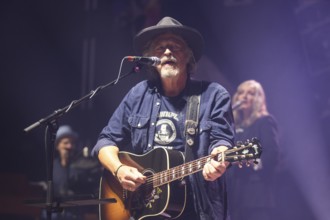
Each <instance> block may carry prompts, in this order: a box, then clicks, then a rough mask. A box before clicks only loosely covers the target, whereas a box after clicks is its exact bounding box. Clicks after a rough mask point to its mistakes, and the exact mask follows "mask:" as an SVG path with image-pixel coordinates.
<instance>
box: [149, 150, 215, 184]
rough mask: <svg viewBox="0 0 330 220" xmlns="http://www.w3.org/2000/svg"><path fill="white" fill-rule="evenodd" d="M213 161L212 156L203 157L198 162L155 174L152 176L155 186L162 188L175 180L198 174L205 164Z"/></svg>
mask: <svg viewBox="0 0 330 220" xmlns="http://www.w3.org/2000/svg"><path fill="white" fill-rule="evenodd" d="M210 159H211V156H207V157H202V158H200V159H198V160H194V161H191V162H188V163H185V164H182V165H179V166H176V167H173V168H171V169H168V170H165V171H161V172H159V173H155V174H154V175H153V176H152V182H153V186H154V187H157V186H161V185H164V184H167V183H170V182H172V181H174V180H178V179H181V178H183V177H185V176H188V175H190V174H193V173H196V172H198V171H200V170H202V169H203V167H204V165H205V163H207V162H208V161H209V160H210Z"/></svg>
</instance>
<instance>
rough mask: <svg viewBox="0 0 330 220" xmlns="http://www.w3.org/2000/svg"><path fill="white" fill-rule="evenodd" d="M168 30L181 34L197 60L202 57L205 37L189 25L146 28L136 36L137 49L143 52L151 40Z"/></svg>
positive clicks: (135, 45)
mask: <svg viewBox="0 0 330 220" xmlns="http://www.w3.org/2000/svg"><path fill="white" fill-rule="evenodd" d="M166 32H170V33H173V34H176V35H179V36H181V37H182V38H183V39H184V40H185V41H186V43H187V45H188V46H189V48H191V50H192V52H193V54H194V57H195V60H196V62H197V61H198V60H199V59H200V58H201V56H202V51H203V46H204V40H203V37H202V35H201V34H200V33H199V32H198V31H197V30H195V29H193V28H190V27H187V26H173V25H162V26H151V27H148V28H145V29H143V30H142V31H140V32H139V33H138V34H137V35H136V36H135V38H134V48H135V50H136V51H137V52H138V53H140V54H142V53H143V51H144V50H145V49H146V48H145V47H146V45H147V43H148V42H149V41H150V40H153V39H154V38H155V37H157V36H158V35H160V34H163V33H166Z"/></svg>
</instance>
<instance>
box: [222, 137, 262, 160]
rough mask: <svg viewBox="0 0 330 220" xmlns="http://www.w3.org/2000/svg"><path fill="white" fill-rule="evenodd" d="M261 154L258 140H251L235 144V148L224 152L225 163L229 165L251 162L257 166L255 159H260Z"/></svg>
mask: <svg viewBox="0 0 330 220" xmlns="http://www.w3.org/2000/svg"><path fill="white" fill-rule="evenodd" d="M261 153H262V148H261V145H260V143H259V140H258V139H257V138H252V140H246V141H245V142H244V143H243V142H237V143H236V146H235V147H233V148H232V149H229V150H227V151H225V161H228V162H231V163H233V162H243V161H246V162H248V161H253V162H254V163H256V164H257V163H258V162H257V159H258V158H260V156H261Z"/></svg>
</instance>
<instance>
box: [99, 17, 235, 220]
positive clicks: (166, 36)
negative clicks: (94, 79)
mask: <svg viewBox="0 0 330 220" xmlns="http://www.w3.org/2000/svg"><path fill="white" fill-rule="evenodd" d="M134 46H135V48H136V49H137V51H138V52H139V53H141V54H142V55H143V56H156V57H158V58H159V59H160V63H159V64H157V65H156V66H155V67H154V66H150V69H149V71H150V74H151V75H152V77H151V78H150V79H149V80H145V81H142V82H140V83H138V84H137V85H136V86H134V87H133V88H132V89H131V90H130V91H129V92H128V94H127V95H126V96H125V98H124V99H123V100H122V102H121V103H120V105H119V107H118V108H117V109H116V111H115V112H114V113H113V115H112V117H111V118H110V121H109V122H108V124H107V125H106V126H105V127H104V129H103V130H102V132H101V133H100V135H99V139H98V141H97V143H96V145H95V146H94V149H93V154H94V155H95V156H96V157H98V159H99V160H100V162H101V164H102V165H103V166H104V167H105V169H106V170H108V171H109V172H111V173H112V175H113V176H114V177H116V178H117V180H118V182H119V184H120V185H121V187H122V188H123V189H124V190H127V191H129V192H134V191H136V190H137V189H138V188H139V186H140V185H141V184H143V183H145V181H146V176H144V175H143V174H142V173H140V172H139V170H138V169H137V168H136V167H133V166H129V165H126V164H123V163H122V162H121V161H120V159H119V157H118V153H119V151H126V152H127V151H128V152H132V153H135V154H138V155H140V154H144V153H146V152H149V151H151V150H152V149H155V148H165V149H170V150H175V151H178V152H180V151H181V152H185V148H186V137H185V135H187V133H186V130H185V123H186V115H187V114H186V112H187V108H188V107H187V103H188V100H189V97H191V96H192V95H197V96H199V95H200V107H199V112H198V111H197V109H196V108H194V109H193V111H197V120H198V122H199V123H198V124H199V126H198V128H197V129H196V130H194V131H195V132H192V133H194V134H196V137H195V140H194V141H193V142H190V141H188V140H187V143H188V142H189V143H191V144H192V145H193V146H188V147H189V148H190V147H191V149H192V154H193V155H192V158H191V159H192V160H193V159H197V158H201V157H205V156H208V155H210V154H211V155H217V154H218V153H220V152H223V151H225V150H226V149H228V148H231V147H232V146H233V141H234V126H233V116H232V110H231V97H230V94H229V93H228V91H227V90H226V89H224V87H223V86H221V85H219V84H217V83H209V82H198V81H194V80H192V79H191V78H190V75H191V74H192V73H193V70H194V67H195V65H196V62H197V61H198V60H199V58H200V57H201V55H202V48H203V38H202V36H201V34H200V33H199V32H198V31H197V30H196V29H193V28H190V27H187V26H184V25H182V24H181V23H180V22H179V21H177V20H175V19H173V18H171V17H164V18H163V19H161V20H160V21H159V22H158V23H157V24H156V25H154V26H150V27H147V28H145V29H143V30H142V31H140V32H139V33H138V34H137V35H136V37H135V39H134ZM198 113H199V114H198ZM156 160H160V158H157V159H156ZM227 165H228V164H226V163H222V162H219V161H216V160H214V159H211V160H210V161H209V162H208V163H206V164H205V165H204V166H203V167H202V171H201V172H197V173H195V174H192V175H190V176H189V178H187V188H188V193H187V197H188V198H187V199H186V202H187V203H186V204H185V209H184V211H183V213H182V214H181V215H180V216H179V217H178V219H191V220H197V219H202V220H208V219H219V220H220V219H221V220H224V219H226V217H227V198H226V181H225V178H224V175H223V174H224V173H225V171H226V166H227ZM114 205H115V204H114ZM159 218H161V219H164V218H169V216H167V217H164V215H163V217H161V216H154V217H153V219H159Z"/></svg>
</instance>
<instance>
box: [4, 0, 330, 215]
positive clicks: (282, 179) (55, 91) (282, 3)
mask: <svg viewBox="0 0 330 220" xmlns="http://www.w3.org/2000/svg"><path fill="white" fill-rule="evenodd" d="M163 16H172V17H174V18H176V19H178V20H179V21H180V22H182V23H183V24H185V25H188V26H192V27H195V28H196V29H198V30H199V31H200V32H201V33H202V34H203V35H204V38H205V43H206V45H205V50H204V56H203V58H202V59H201V61H200V68H199V69H198V74H197V75H196V76H195V77H196V78H200V79H206V80H211V81H217V82H219V83H221V84H223V85H224V86H225V87H226V88H227V89H228V90H229V91H230V92H231V93H233V92H234V90H235V88H236V87H237V85H238V84H239V83H240V82H242V81H244V80H247V79H256V80H257V81H259V82H261V83H262V85H263V86H264V88H265V90H266V95H267V99H268V100H267V101H268V105H269V111H270V112H271V113H272V114H274V115H275V116H276V118H277V119H278V123H279V125H280V130H281V158H282V162H281V167H280V168H279V172H278V177H277V182H278V183H277V185H278V187H277V193H276V194H277V200H278V201H279V206H278V213H277V215H278V216H277V217H278V219H283V220H286V219H300V220H305V219H306V220H307V219H308V220H309V219H320V220H325V219H327V218H328V216H329V215H330V211H329V210H330V187H329V185H330V176H329V175H330V166H329V165H330V163H329V160H328V155H329V153H330V150H329V149H330V146H329V144H328V140H329V136H330V132H329V124H330V123H329V121H330V120H329V116H330V89H329V87H330V86H329V85H330V4H329V1H328V0H325V1H321V0H319V1H317V0H314V1H311V0H310V1H308V0H300V1H298V0H296V1H294V0H209V1H202V0H200V1H198V0H182V1H178V0H150V1H147V0H136V1H134V0H117V1H110V0H108V1H106V0H58V1H42V0H32V1H23V0H22V1H19V0H4V1H1V3H0V28H1V35H0V48H1V49H0V55H1V64H0V74H1V85H2V86H1V95H2V99H1V100H2V105H1V106H2V107H1V122H2V123H1V140H2V141H1V147H0V150H1V154H0V155H1V156H0V157H1V159H0V163H1V164H0V165H1V166H0V179H1V180H0V183H1V185H0V202H1V205H0V207H1V208H0V216H5V217H6V218H4V219H11V218H12V219H14V218H15V217H16V216H19V217H18V219H35V216H38V212H39V210H36V209H31V208H30V207H26V206H23V205H21V202H22V201H23V200H24V199H26V198H30V197H34V196H36V195H40V194H39V193H40V192H39V191H38V192H36V190H34V189H31V183H35V182H39V181H43V180H44V179H45V173H46V171H45V152H44V143H43V140H44V127H42V126H41V127H38V128H37V129H34V130H33V131H31V132H29V133H25V132H24V131H23V129H24V128H26V127H27V126H29V125H30V124H32V123H34V122H36V121H38V120H39V119H41V118H43V117H45V116H47V115H49V114H50V113H52V112H53V111H54V110H56V109H59V108H62V107H64V106H66V105H68V104H69V103H70V102H71V101H72V100H74V99H78V98H80V97H81V96H83V95H85V94H87V93H88V92H90V91H91V90H92V89H95V88H96V87H97V86H99V85H104V84H107V83H108V82H110V81H112V80H114V79H115V78H116V77H117V74H118V70H119V66H120V62H121V59H122V58H123V57H124V56H127V55H137V54H136V53H135V52H134V51H133V49H132V38H133V36H134V35H135V34H136V33H137V31H139V30H140V29H142V28H143V27H145V26H149V25H153V24H155V23H157V21H158V20H159V19H160V18H162V17H163ZM131 67H132V64H131V63H124V66H123V72H127V71H129V70H130V68H131ZM202 69H203V71H201V70H202ZM144 78H145V74H144V73H143V72H142V73H138V74H134V75H132V76H130V77H128V78H126V79H123V80H122V81H120V82H119V83H118V84H117V85H116V86H113V87H110V88H107V89H105V90H103V91H102V92H101V93H100V94H99V95H97V96H96V97H95V98H93V99H92V100H90V101H88V102H84V103H83V104H82V105H80V106H79V107H77V108H75V109H73V110H72V111H70V112H69V113H68V114H67V115H65V116H64V117H62V118H61V119H60V120H59V124H60V125H61V124H70V125H71V126H72V127H73V128H74V129H75V130H76V131H77V132H78V133H79V137H80V138H79V147H80V148H82V147H84V146H87V147H88V148H89V149H91V148H92V147H93V145H94V143H95V141H96V139H97V135H98V133H99V132H100V130H101V129H102V128H103V126H104V125H105V124H106V122H107V121H108V119H109V117H110V115H111V114H112V112H113V111H114V109H115V108H116V106H117V105H118V104H119V102H120V100H121V99H122V98H123V96H124V95H125V94H126V92H127V91H128V90H129V89H130V88H131V87H132V86H133V85H134V84H136V83H137V82H139V81H141V80H143V79H144ZM32 188H33V187H32Z"/></svg>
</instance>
